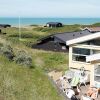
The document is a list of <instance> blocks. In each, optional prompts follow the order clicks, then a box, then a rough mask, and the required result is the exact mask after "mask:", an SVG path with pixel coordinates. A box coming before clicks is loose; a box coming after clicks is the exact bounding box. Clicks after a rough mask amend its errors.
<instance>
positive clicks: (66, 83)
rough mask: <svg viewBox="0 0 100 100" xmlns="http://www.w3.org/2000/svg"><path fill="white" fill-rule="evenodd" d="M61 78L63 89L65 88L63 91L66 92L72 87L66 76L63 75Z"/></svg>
mask: <svg viewBox="0 0 100 100" xmlns="http://www.w3.org/2000/svg"><path fill="white" fill-rule="evenodd" d="M60 80H61V89H62V90H63V92H65V91H66V89H68V88H71V86H70V84H69V82H68V80H67V77H66V76H63V77H61V78H60Z"/></svg>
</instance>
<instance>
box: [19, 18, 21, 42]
mask: <svg viewBox="0 0 100 100" xmlns="http://www.w3.org/2000/svg"><path fill="white" fill-rule="evenodd" d="M20 24H21V23H20V16H19V41H20V40H21V25H20Z"/></svg>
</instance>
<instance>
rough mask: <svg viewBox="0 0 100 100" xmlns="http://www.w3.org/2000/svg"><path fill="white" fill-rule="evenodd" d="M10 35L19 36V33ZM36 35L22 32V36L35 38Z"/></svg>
mask: <svg viewBox="0 0 100 100" xmlns="http://www.w3.org/2000/svg"><path fill="white" fill-rule="evenodd" d="M9 37H19V34H12V35H9ZM33 37H34V36H33V34H31V33H27V34H26V33H25V34H24V33H22V34H21V38H33Z"/></svg>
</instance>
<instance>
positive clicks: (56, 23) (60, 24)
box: [46, 22, 63, 27]
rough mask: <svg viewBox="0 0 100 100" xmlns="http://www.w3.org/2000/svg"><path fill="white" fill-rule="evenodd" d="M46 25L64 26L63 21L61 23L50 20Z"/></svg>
mask: <svg viewBox="0 0 100 100" xmlns="http://www.w3.org/2000/svg"><path fill="white" fill-rule="evenodd" d="M46 26H47V27H62V26H63V25H62V23H60V22H48V23H47V24H46Z"/></svg>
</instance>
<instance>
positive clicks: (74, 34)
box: [40, 30, 93, 44]
mask: <svg viewBox="0 0 100 100" xmlns="http://www.w3.org/2000/svg"><path fill="white" fill-rule="evenodd" d="M88 34H93V33H91V32H89V31H87V30H84V31H79V32H65V33H56V34H54V35H49V36H47V37H44V38H41V39H40V40H45V39H47V38H49V37H53V38H57V39H58V40H60V41H62V42H63V43H65V44H66V41H69V40H72V39H75V38H78V37H82V36H85V35H88Z"/></svg>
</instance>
